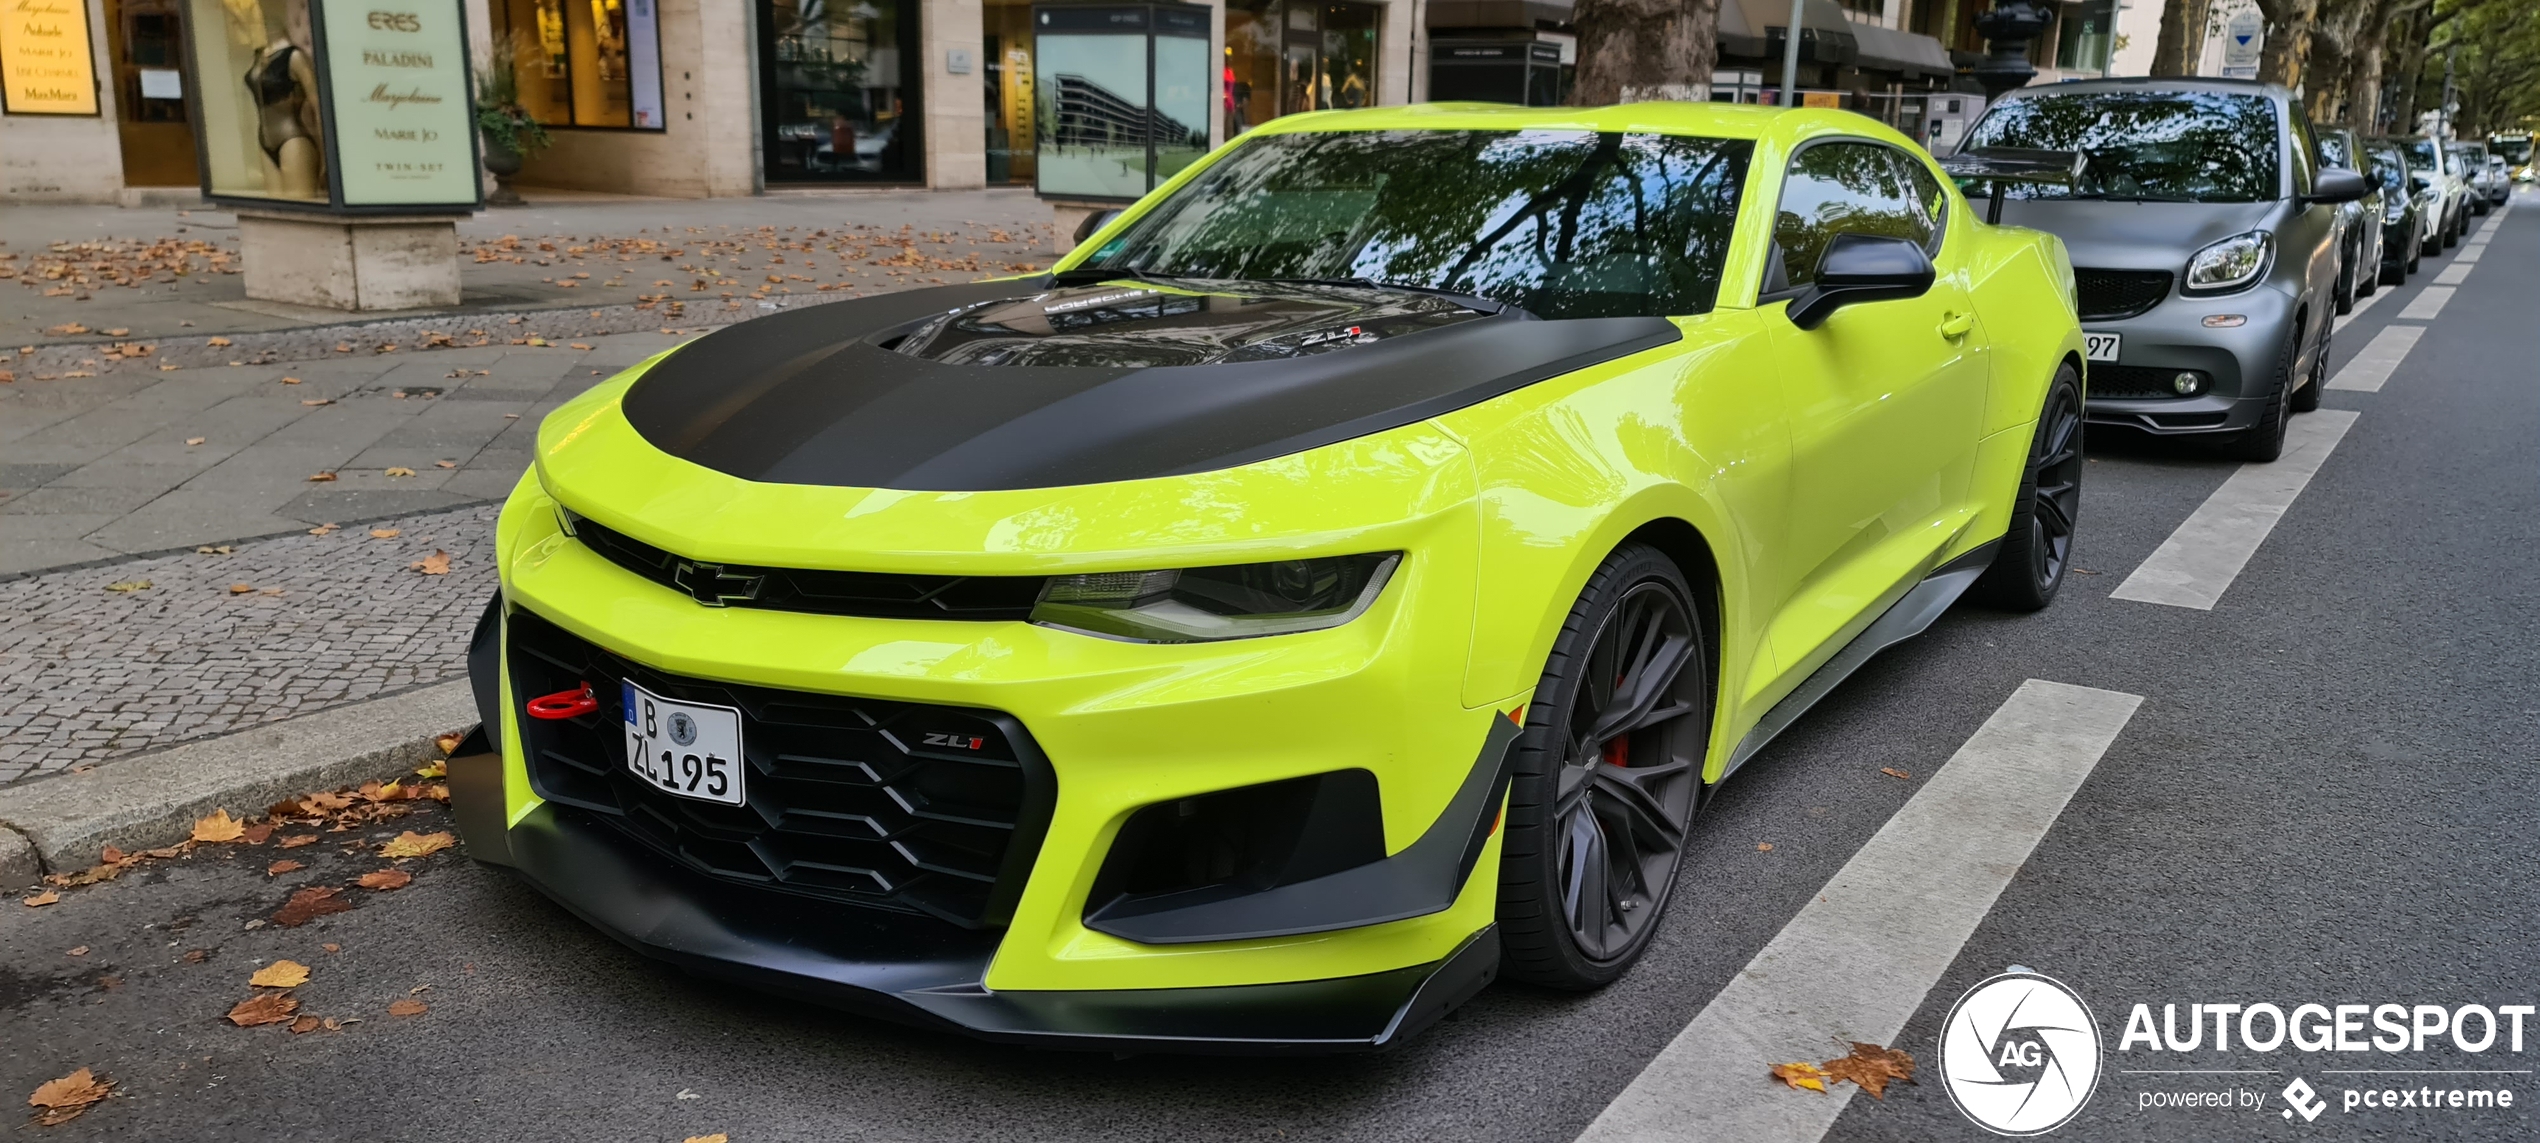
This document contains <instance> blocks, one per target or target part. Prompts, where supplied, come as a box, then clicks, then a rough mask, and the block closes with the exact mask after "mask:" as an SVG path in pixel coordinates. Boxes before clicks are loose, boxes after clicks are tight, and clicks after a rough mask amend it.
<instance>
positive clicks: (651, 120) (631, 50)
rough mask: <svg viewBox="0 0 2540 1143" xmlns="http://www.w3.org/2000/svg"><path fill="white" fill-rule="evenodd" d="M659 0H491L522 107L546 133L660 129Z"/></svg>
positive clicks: (494, 17)
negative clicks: (567, 129) (515, 73)
mask: <svg viewBox="0 0 2540 1143" xmlns="http://www.w3.org/2000/svg"><path fill="white" fill-rule="evenodd" d="M659 2H660V0H492V11H493V20H494V28H495V31H496V33H497V34H501V35H507V36H509V37H511V42H512V45H513V51H514V54H515V57H516V58H517V59H518V61H519V62H518V64H517V65H516V66H517V68H518V75H519V79H520V102H521V106H523V107H526V108H528V109H529V113H530V114H531V115H534V116H536V117H537V119H538V121H539V122H540V123H544V124H546V125H547V126H550V127H637V128H645V129H651V130H659V129H660V128H661V127H663V126H664V124H663V122H662V105H661V19H660V16H659V14H658V12H657V10H656V8H655V6H656V5H657V4H658V3H659Z"/></svg>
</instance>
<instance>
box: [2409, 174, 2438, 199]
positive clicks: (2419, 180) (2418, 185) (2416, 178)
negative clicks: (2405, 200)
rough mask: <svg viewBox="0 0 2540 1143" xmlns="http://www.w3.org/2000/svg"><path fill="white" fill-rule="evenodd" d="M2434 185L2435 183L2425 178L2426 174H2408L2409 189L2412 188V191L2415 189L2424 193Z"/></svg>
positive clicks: (2419, 192)
mask: <svg viewBox="0 0 2540 1143" xmlns="http://www.w3.org/2000/svg"><path fill="white" fill-rule="evenodd" d="M2433 185H2434V184H2433V183H2430V182H2427V181H2426V179H2425V176H2424V175H2409V176H2408V189H2409V190H2412V191H2415V192H2417V193H2418V194H2424V193H2425V192H2426V190H2427V188H2429V187H2432V186H2433Z"/></svg>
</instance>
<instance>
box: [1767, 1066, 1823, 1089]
mask: <svg viewBox="0 0 2540 1143" xmlns="http://www.w3.org/2000/svg"><path fill="white" fill-rule="evenodd" d="M1773 1078H1774V1079H1777V1080H1780V1081H1782V1082H1783V1083H1786V1084H1789V1085H1790V1088H1791V1090H1793V1091H1797V1090H1799V1089H1800V1088H1806V1089H1808V1090H1810V1091H1820V1092H1821V1091H1824V1090H1826V1078H1827V1077H1826V1073H1824V1072H1821V1071H1818V1070H1817V1065H1815V1064H1807V1063H1800V1064H1774V1065H1773Z"/></svg>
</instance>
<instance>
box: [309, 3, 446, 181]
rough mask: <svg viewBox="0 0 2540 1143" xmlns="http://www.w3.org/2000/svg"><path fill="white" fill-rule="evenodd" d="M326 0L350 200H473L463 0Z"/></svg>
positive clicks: (332, 83)
mask: <svg viewBox="0 0 2540 1143" xmlns="http://www.w3.org/2000/svg"><path fill="white" fill-rule="evenodd" d="M322 2H323V3H324V14H325V20H324V24H325V28H326V40H327V43H326V59H327V74H328V80H329V84H328V85H329V88H330V92H331V94H332V95H333V96H334V99H333V103H334V109H335V115H336V118H337V120H338V122H337V123H336V125H335V131H336V135H335V145H336V157H337V161H338V162H340V163H341V164H342V167H343V169H342V171H341V172H340V177H341V179H342V185H343V192H344V199H343V201H344V205H346V206H387V205H399V204H414V205H449V204H473V203H474V202H476V199H477V187H478V183H477V175H476V149H475V130H474V126H473V123H472V116H471V115H470V113H469V109H468V90H467V74H468V73H467V35H466V31H465V29H464V28H463V27H462V26H461V24H460V16H459V6H458V4H457V3H455V2H454V0H440V2H439V3H404V4H389V5H380V4H374V3H372V2H370V0H322Z"/></svg>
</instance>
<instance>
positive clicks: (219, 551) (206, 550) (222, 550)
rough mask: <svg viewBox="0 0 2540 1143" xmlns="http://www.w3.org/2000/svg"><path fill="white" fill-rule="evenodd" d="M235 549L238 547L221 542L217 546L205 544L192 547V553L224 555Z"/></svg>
mask: <svg viewBox="0 0 2540 1143" xmlns="http://www.w3.org/2000/svg"><path fill="white" fill-rule="evenodd" d="M237 550H238V549H236V548H233V547H231V546H229V545H228V544H222V545H221V546H219V547H217V548H215V547H211V546H208V545H206V546H204V547H200V548H196V549H194V554H195V555H198V556H225V555H229V554H230V553H232V552H235V551H237Z"/></svg>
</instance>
